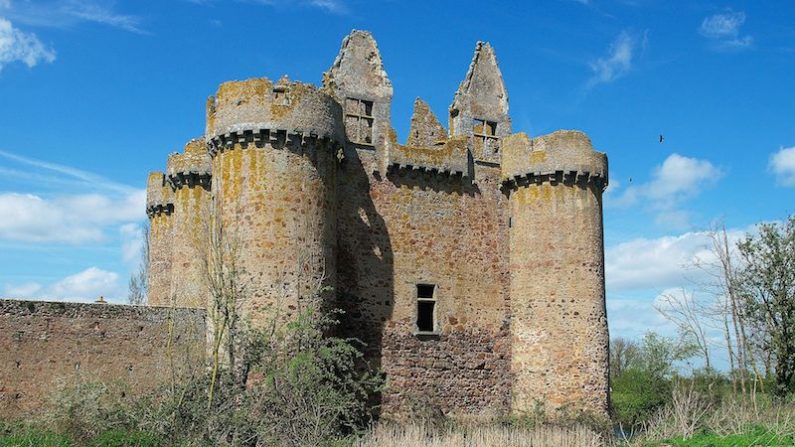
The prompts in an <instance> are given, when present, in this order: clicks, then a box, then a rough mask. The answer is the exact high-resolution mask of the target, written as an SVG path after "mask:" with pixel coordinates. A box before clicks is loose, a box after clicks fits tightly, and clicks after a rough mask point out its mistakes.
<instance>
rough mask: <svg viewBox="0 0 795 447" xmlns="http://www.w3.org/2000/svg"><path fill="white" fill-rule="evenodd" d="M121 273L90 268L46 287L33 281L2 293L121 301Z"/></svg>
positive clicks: (79, 300) (11, 296) (10, 286)
mask: <svg viewBox="0 0 795 447" xmlns="http://www.w3.org/2000/svg"><path fill="white" fill-rule="evenodd" d="M119 278H120V277H119V274H118V273H115V272H109V271H106V270H102V269H100V268H97V267H89V268H87V269H85V270H83V271H81V272H78V273H75V274H73V275H69V276H67V277H65V278H63V279H60V280H58V281H55V282H54V283H52V284H50V285H48V286H43V285H41V284H39V283H35V282H31V283H25V284H19V285H12V284H6V285H5V287H4V288H3V296H5V297H8V298H17V299H34V300H48V301H77V302H93V301H94V300H96V299H97V298H99V297H100V296H102V297H104V298H105V299H107V300H109V301H116V302H121V301H123V299H124V288H123V287H122V285H121V284H120V283H119Z"/></svg>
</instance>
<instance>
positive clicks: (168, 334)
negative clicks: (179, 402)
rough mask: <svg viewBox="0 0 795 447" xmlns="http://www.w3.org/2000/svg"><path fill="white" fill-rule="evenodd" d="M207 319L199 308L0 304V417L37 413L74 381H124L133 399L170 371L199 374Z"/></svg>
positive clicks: (117, 382)
mask: <svg viewBox="0 0 795 447" xmlns="http://www.w3.org/2000/svg"><path fill="white" fill-rule="evenodd" d="M204 318H205V312H204V310H199V309H171V308H164V307H140V306H123V305H111V304H79V303H61V302H42V301H16V300H0V419H6V420H13V419H22V418H25V417H27V416H30V415H32V414H36V413H39V412H42V411H44V410H46V408H47V406H48V405H49V403H50V402H51V399H52V398H53V397H54V393H56V392H57V391H58V390H59V389H63V388H67V387H70V386H74V385H77V384H79V383H87V382H98V381H101V382H105V383H106V384H123V385H124V386H126V387H128V388H127V390H126V391H127V394H128V395H130V396H135V395H138V394H140V393H143V392H146V391H150V390H152V389H155V388H156V387H157V386H159V385H161V384H164V383H167V382H168V380H170V379H171V377H172V371H173V372H174V373H175V374H176V376H177V377H183V375H184V374H189V373H191V372H193V371H194V370H193V369H192V368H199V369H200V368H202V367H203V358H204V352H205V351H204V342H205V331H206V330H205V321H204ZM170 322H173V327H172V329H171V331H170V330H169V327H171V325H170ZM169 343H170V348H168V349H167V346H169ZM171 365H176V366H175V369H174V370H172V366H171Z"/></svg>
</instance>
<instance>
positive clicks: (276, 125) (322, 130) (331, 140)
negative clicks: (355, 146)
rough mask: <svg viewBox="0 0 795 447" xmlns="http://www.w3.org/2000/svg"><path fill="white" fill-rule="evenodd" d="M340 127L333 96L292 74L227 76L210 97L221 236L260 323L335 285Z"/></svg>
mask: <svg viewBox="0 0 795 447" xmlns="http://www.w3.org/2000/svg"><path fill="white" fill-rule="evenodd" d="M341 129H343V126H342V120H341V110H340V106H339V105H338V104H337V103H336V102H335V101H334V100H333V99H332V98H331V97H329V96H328V95H326V94H325V93H321V92H319V91H318V90H317V89H316V88H314V87H313V86H310V85H306V84H301V83H290V82H288V81H287V80H286V79H282V80H280V81H279V82H278V83H275V84H274V83H272V82H271V81H270V80H268V79H264V78H262V79H250V80H247V81H235V82H227V83H225V84H222V85H221V86H220V88H219V89H218V92H217V94H216V96H215V97H211V98H210V99H209V100H208V104H207V131H206V139H207V143H208V144H209V148H210V155H211V157H212V172H213V181H212V192H213V210H212V211H211V213H212V215H213V216H214V218H213V220H212V226H213V228H214V229H213V234H214V235H216V238H215V240H216V243H215V244H216V245H219V244H218V242H221V244H220V248H221V250H222V251H223V252H224V259H225V261H224V263H225V264H227V268H229V267H230V266H232V265H234V268H235V269H236V271H237V275H238V276H239V281H238V283H239V284H240V285H241V286H242V287H243V288H244V292H243V293H242V294H241V296H242V297H243V300H244V302H242V303H240V304H241V308H242V310H243V313H244V314H245V315H246V316H247V317H248V318H249V319H250V320H251V322H252V323H253V324H255V325H258V324H265V323H268V322H270V321H272V320H273V319H274V318H278V319H280V320H284V319H288V318H290V317H291V316H293V315H295V314H296V313H297V312H298V311H299V310H300V308H301V305H302V303H303V302H304V301H303V299H305V298H307V297H311V296H317V295H318V294H320V295H323V296H324V297H325V296H328V295H330V293H331V289H332V288H333V286H334V284H335V277H336V228H335V227H336V213H335V209H336V171H337V166H336V164H337V149H338V148H339V142H340V141H344V140H342V138H344V137H342V134H341ZM216 248H219V247H216ZM210 249H211V250H212V249H213V247H210Z"/></svg>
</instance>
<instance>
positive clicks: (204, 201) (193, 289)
mask: <svg viewBox="0 0 795 447" xmlns="http://www.w3.org/2000/svg"><path fill="white" fill-rule="evenodd" d="M166 166H167V168H166V175H167V176H168V181H169V182H170V183H171V185H172V187H173V189H174V199H173V202H174V212H173V215H172V216H171V221H172V238H171V240H172V247H173V249H172V250H173V252H172V256H173V262H172V266H171V277H172V281H171V295H172V297H173V300H174V305H175V306H177V307H205V306H206V305H207V296H208V293H209V289H208V286H207V281H208V278H207V271H206V270H207V263H206V262H207V252H206V246H205V239H206V238H205V235H206V234H207V232H208V230H209V223H210V222H209V219H208V216H209V214H208V213H209V211H210V184H211V179H212V176H211V166H210V154H209V153H208V151H207V144H206V143H205V141H204V138H200V139H194V140H191V141H189V142H188V143H187V144H186V145H185V150H184V152H183V153H181V154H180V153H173V154H171V155H169V157H168V162H167V165H166Z"/></svg>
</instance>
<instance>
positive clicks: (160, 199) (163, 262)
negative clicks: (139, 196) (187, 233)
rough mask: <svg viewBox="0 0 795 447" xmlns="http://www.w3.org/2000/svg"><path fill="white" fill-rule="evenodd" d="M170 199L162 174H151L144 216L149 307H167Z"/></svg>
mask: <svg viewBox="0 0 795 447" xmlns="http://www.w3.org/2000/svg"><path fill="white" fill-rule="evenodd" d="M173 212H174V198H173V191H172V190H171V185H170V184H169V183H168V181H167V179H166V176H165V175H164V174H163V173H162V172H152V173H150V174H149V179H148V181H147V185H146V214H147V216H149V290H148V292H147V301H148V304H149V305H151V306H168V305H170V304H171V267H172V262H171V261H172V247H173V245H172V243H171V236H172V219H171V215H172V213H173Z"/></svg>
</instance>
